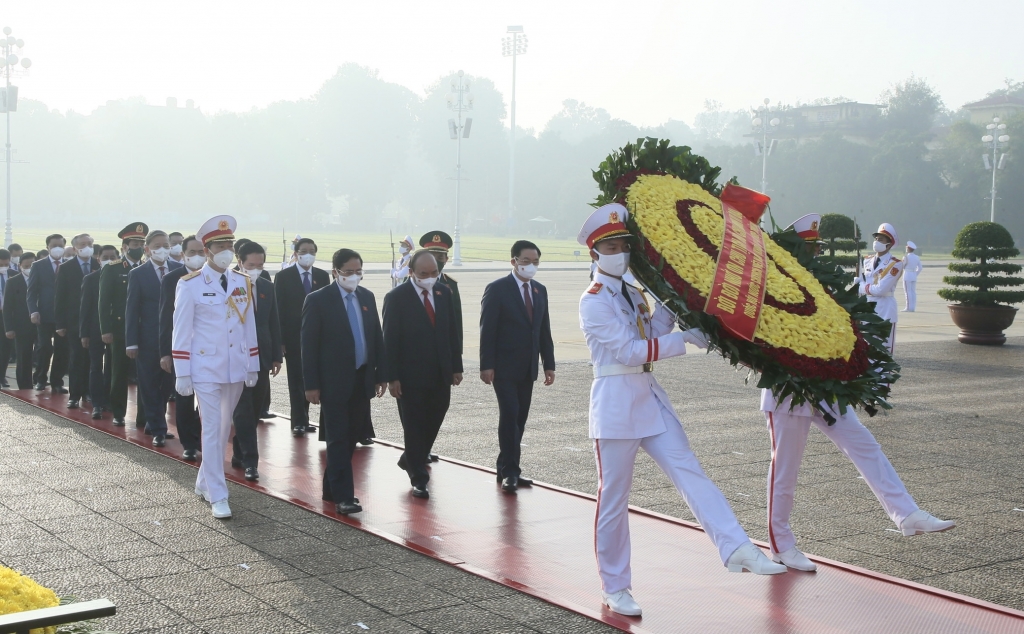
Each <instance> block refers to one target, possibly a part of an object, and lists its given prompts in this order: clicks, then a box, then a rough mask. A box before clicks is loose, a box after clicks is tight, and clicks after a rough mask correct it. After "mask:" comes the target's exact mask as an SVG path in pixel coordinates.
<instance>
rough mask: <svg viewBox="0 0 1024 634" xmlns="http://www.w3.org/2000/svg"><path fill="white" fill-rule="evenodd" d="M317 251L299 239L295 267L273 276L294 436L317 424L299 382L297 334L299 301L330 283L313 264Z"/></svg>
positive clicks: (300, 364)
mask: <svg viewBox="0 0 1024 634" xmlns="http://www.w3.org/2000/svg"><path fill="white" fill-rule="evenodd" d="M316 251H317V247H316V243H315V242H313V241H312V240H311V239H309V238H301V239H299V241H298V242H297V243H296V254H297V255H298V258H297V261H296V264H295V266H289V267H288V268H286V269H285V270H283V271H281V272H280V273H278V274H277V275H276V276H275V278H274V292H275V294H276V295H277V315H278V318H279V319H280V320H281V339H282V342H283V343H284V360H285V364H286V365H287V367H288V396H289V400H290V401H291V417H292V435H293V436H295V437H296V438H299V437H301V436H303V435H304V434H305V433H306V432H311V431H316V427H313V426H311V425H310V424H309V401H307V400H306V388H305V385H304V384H303V382H302V367H303V366H302V342H301V337H300V334H299V333H300V332H301V330H302V304H303V303H304V302H305V301H306V296H307V295H309V294H310V293H312V292H313V291H316V290H319V289H321V288H324V287H325V286H328V285H329V284H330V283H331V278H330V276H329V275H328V274H327V271H325V270H323V269H318V268H316V267H315V266H313V263H314V262H316Z"/></svg>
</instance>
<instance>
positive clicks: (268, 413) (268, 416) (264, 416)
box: [260, 410, 277, 420]
mask: <svg viewBox="0 0 1024 634" xmlns="http://www.w3.org/2000/svg"><path fill="white" fill-rule="evenodd" d="M260 418H262V419H263V420H269V419H271V418H277V414H275V413H273V412H271V411H269V410H268V411H265V412H260Z"/></svg>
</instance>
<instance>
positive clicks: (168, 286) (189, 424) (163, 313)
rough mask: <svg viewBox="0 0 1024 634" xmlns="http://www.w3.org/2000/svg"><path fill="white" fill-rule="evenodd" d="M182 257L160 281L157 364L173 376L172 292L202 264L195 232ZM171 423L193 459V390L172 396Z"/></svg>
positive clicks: (196, 444) (198, 429)
mask: <svg viewBox="0 0 1024 634" xmlns="http://www.w3.org/2000/svg"><path fill="white" fill-rule="evenodd" d="M181 247H182V259H181V261H182V262H183V263H184V265H185V266H179V267H178V268H176V269H174V270H173V271H171V272H169V273H168V274H167V275H165V276H164V280H163V281H162V282H161V283H160V368H161V369H162V370H163V371H164V372H166V373H167V374H169V375H170V376H171V378H172V379H173V378H174V376H175V375H174V359H173V358H172V355H171V334H172V333H173V331H174V293H175V291H176V290H177V288H178V280H180V279H181V278H183V277H185V276H186V275H188V274H189V273H191V272H193V271H198V270H199V269H201V268H203V264H204V263H205V262H206V252H205V250H204V249H203V243H202V242H201V241H199V240H197V239H196V237H195V236H194V235H191V236H188V237H187V238H185V239H184V240H183V241H182V243H181ZM174 424H175V426H176V427H177V428H178V440H179V442H181V447H182V449H183V452H182V454H181V457H182V459H183V460H188V461H189V462H195V461H196V459H197V457H198V455H199V450H200V447H201V445H202V433H203V428H202V423H201V422H200V420H199V410H198V409H196V396H195V394H189V395H187V396H186V395H183V394H177V393H176V396H175V398H174Z"/></svg>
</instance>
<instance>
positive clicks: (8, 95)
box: [0, 26, 32, 247]
mask: <svg viewBox="0 0 1024 634" xmlns="http://www.w3.org/2000/svg"><path fill="white" fill-rule="evenodd" d="M11 32H12V31H11V27H9V26H5V27H4V36H3V37H2V38H0V56H2V57H3V59H0V64H2V66H3V73H4V81H5V84H6V85H5V87H4V92H3V95H0V97H2V99H0V108H3V112H4V114H6V115H7V145H6V150H7V152H6V154H5V155H4V159H5V161H6V163H7V228H6V230H5V231H4V246H5V247H6V246H8V245H10V244H11V243H12V242H14V236H13V235H12V233H11V113H12V112H14V111H15V110H17V109H18V87H17V86H12V85H11V73H12V71H14V70H16V69H17V67H18V64H19V61H20V64H21V67H22V68H23V69H25V70H28V68H29V67H30V66H32V60H30V59H29V58H27V57H23V58H21V60H19V59H18V54H17V53H15V52H14V50H15V49H17V50H18V51H20V50H21V48H22V47H23V46H25V42H24V41H23V40H19V39H18V38H16V37H14V36H13V35H11Z"/></svg>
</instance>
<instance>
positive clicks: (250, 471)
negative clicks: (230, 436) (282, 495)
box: [245, 467, 362, 510]
mask: <svg viewBox="0 0 1024 634" xmlns="http://www.w3.org/2000/svg"><path fill="white" fill-rule="evenodd" d="M245 479H246V480H248V481H249V482H255V481H257V480H259V479H260V472H259V471H257V470H256V467H246V468H245ZM359 510H362V509H359Z"/></svg>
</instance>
